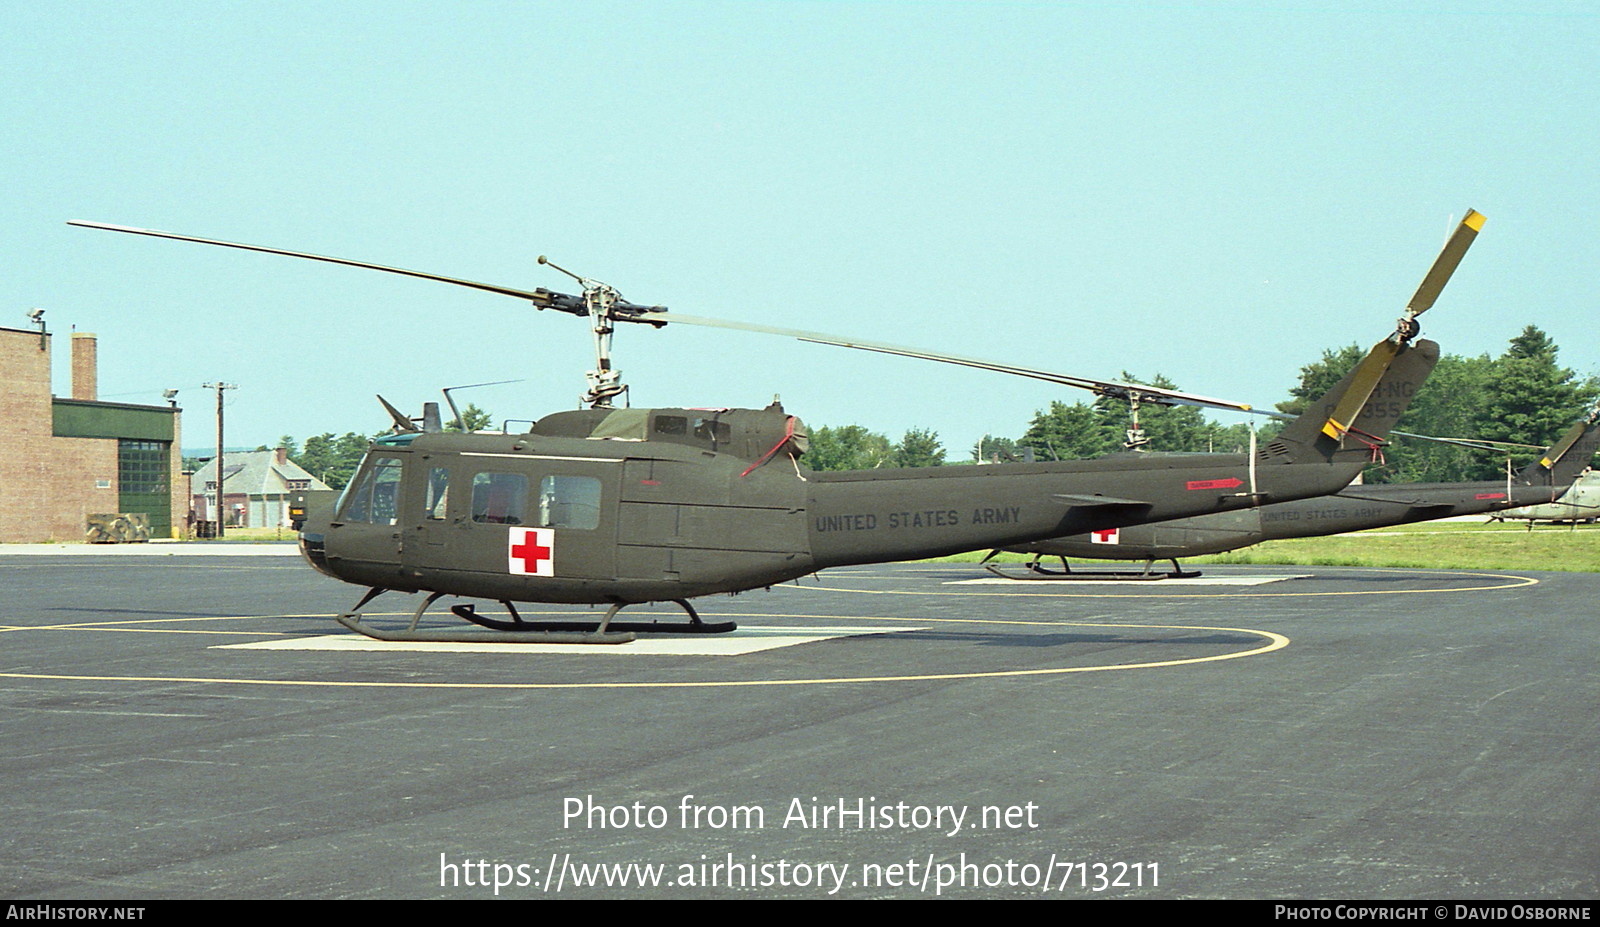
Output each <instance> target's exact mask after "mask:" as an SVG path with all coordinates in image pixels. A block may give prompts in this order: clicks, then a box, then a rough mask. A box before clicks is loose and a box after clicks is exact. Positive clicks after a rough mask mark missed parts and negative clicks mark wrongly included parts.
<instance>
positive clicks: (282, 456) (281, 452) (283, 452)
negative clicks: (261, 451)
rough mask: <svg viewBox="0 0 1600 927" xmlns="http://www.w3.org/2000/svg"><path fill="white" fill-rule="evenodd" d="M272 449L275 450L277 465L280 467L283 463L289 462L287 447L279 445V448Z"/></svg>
mask: <svg viewBox="0 0 1600 927" xmlns="http://www.w3.org/2000/svg"><path fill="white" fill-rule="evenodd" d="M274 450H275V451H276V452H277V453H276V456H277V460H278V466H280V467H281V466H283V465H284V464H286V463H288V462H289V449H288V448H286V447H280V448H274Z"/></svg>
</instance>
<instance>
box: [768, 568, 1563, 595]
mask: <svg viewBox="0 0 1600 927" xmlns="http://www.w3.org/2000/svg"><path fill="white" fill-rule="evenodd" d="M1353 569H1361V570H1366V571H1368V572H1372V573H1436V574H1442V575H1445V576H1461V575H1463V574H1461V573H1458V572H1455V571H1453V570H1388V569H1378V568H1376V567H1354V568H1353ZM1465 575H1468V576H1483V577H1489V578H1492V579H1503V580H1507V582H1503V583H1495V584H1493V585H1488V586H1452V587H1450V588H1448V589H1352V590H1346V591H1343V592H1167V593H1161V592H1128V593H1120V592H994V591H986V590H980V589H973V590H970V591H969V590H965V589H962V590H936V591H927V592H918V591H915V590H911V589H846V588H844V587H842V586H799V585H794V586H791V585H783V586H774V587H773V588H774V589H815V590H817V591H818V592H849V593H856V594H860V595H1006V596H1023V597H1027V598H1060V599H1271V598H1284V597H1293V598H1313V597H1315V596H1340V595H1436V594H1438V593H1442V592H1489V591H1491V590H1495V589H1519V588H1521V587H1523V586H1537V585H1539V581H1538V580H1537V579H1534V578H1533V577H1531V576H1513V575H1510V574H1506V573H1468V574H1465ZM1059 581H1060V580H1057V582H1059ZM1014 582H1016V583H1018V584H1022V583H1027V584H1029V585H1037V584H1039V583H1044V582H1052V580H1041V579H1018V580H1014Z"/></svg>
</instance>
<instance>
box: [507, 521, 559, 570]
mask: <svg viewBox="0 0 1600 927" xmlns="http://www.w3.org/2000/svg"><path fill="white" fill-rule="evenodd" d="M509 543H510V558H509V563H510V570H511V572H512V573H520V574H522V575H524V576H554V575H555V553H556V539H555V532H553V531H551V530H550V529H549V528H512V529H511V540H510V542H509Z"/></svg>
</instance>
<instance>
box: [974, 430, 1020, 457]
mask: <svg viewBox="0 0 1600 927" xmlns="http://www.w3.org/2000/svg"><path fill="white" fill-rule="evenodd" d="M1022 457H1023V451H1022V447H1021V445H1019V444H1018V443H1017V442H1015V441H1013V440H1011V439H1010V438H997V437H995V436H993V435H984V436H983V437H982V438H979V439H978V443H976V444H974V445H972V462H973V463H1011V462H1015V461H1018V460H1021V459H1022Z"/></svg>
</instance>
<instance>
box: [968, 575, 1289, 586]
mask: <svg viewBox="0 0 1600 927" xmlns="http://www.w3.org/2000/svg"><path fill="white" fill-rule="evenodd" d="M1071 575H1072V578H1071V579H1005V578H1002V577H999V576H985V577H982V578H979V579H951V580H946V581H945V582H944V585H946V586H1018V585H1027V584H1029V583H1054V582H1062V583H1071V584H1072V585H1074V586H1123V587H1127V586H1128V585H1130V584H1131V583H1139V582H1156V583H1160V584H1161V585H1162V586H1163V587H1171V586H1263V585H1266V584H1267V583H1281V582H1283V581H1284V580H1286V579H1310V578H1311V575H1312V574H1310V573H1298V574H1285V575H1283V576H1195V577H1189V578H1187V579H1173V578H1168V579H1159V580H1143V579H1083V578H1080V577H1085V576H1089V575H1092V574H1088V573H1074V574H1071Z"/></svg>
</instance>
